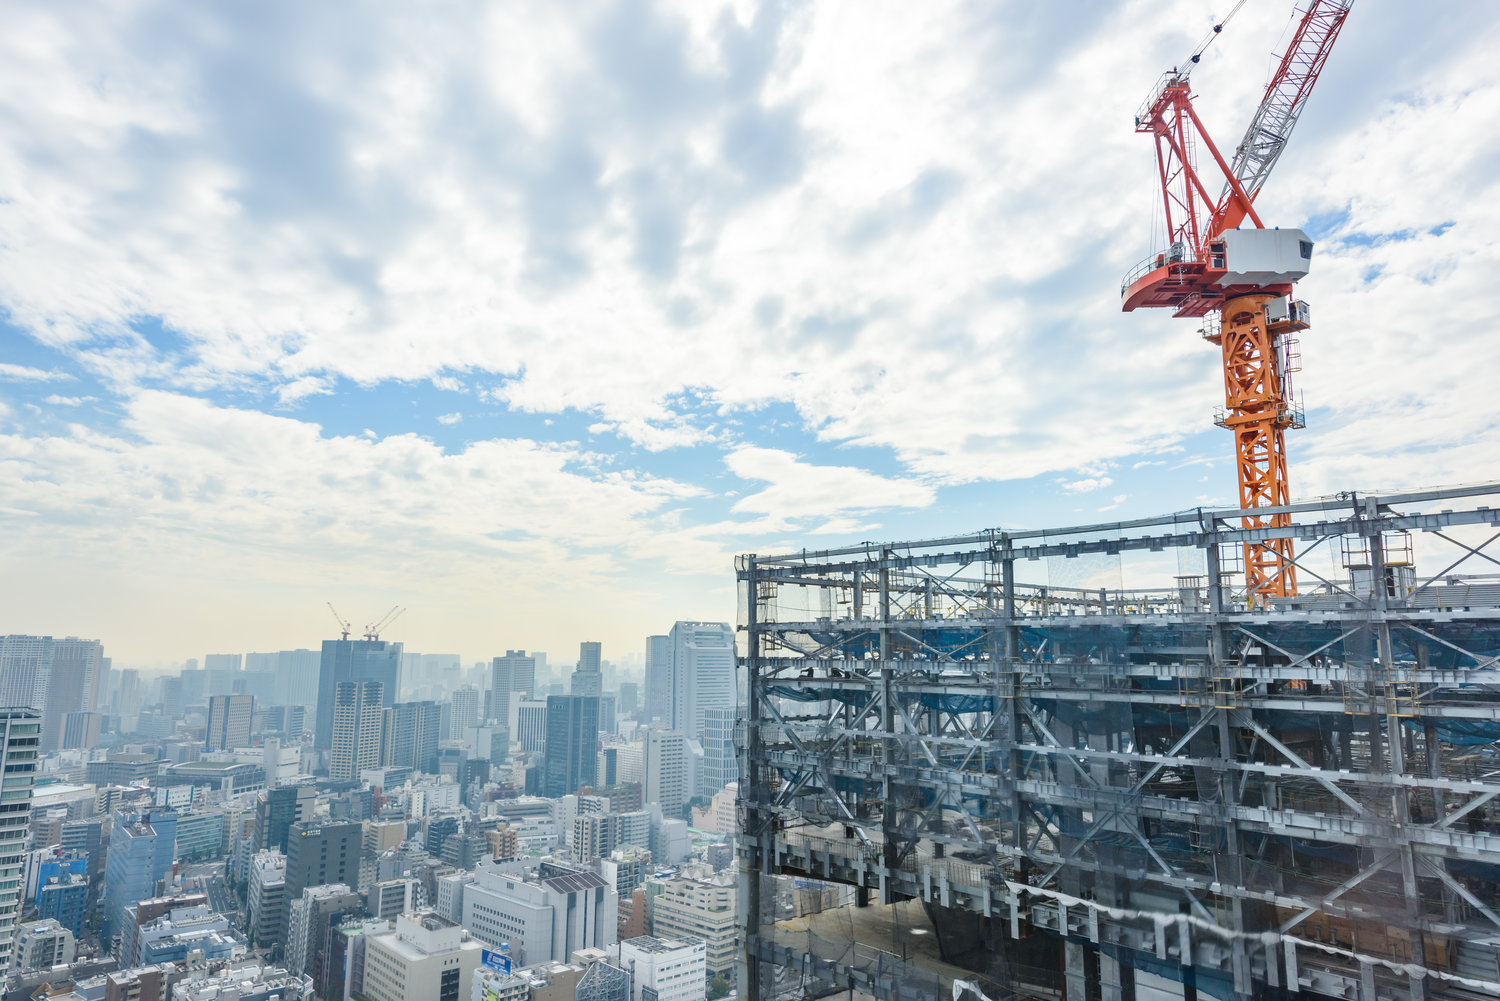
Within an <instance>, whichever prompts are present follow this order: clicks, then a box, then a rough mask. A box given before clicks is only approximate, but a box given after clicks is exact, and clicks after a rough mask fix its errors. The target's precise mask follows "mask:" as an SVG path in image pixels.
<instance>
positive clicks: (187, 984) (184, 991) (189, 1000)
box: [171, 963, 315, 1001]
mask: <svg viewBox="0 0 1500 1001" xmlns="http://www.w3.org/2000/svg"><path fill="white" fill-rule="evenodd" d="M171 997H172V1001H225V999H229V998H232V999H234V1001H314V998H315V994H314V991H313V982H312V978H311V977H308V976H303V975H301V974H297V973H291V972H289V971H287V970H283V969H281V968H280V967H275V966H262V965H261V964H259V963H246V964H244V965H241V966H235V967H231V968H229V969H226V970H223V971H222V972H219V973H214V974H210V973H209V972H208V971H206V970H195V971H193V972H191V973H189V974H188V975H187V977H186V978H185V979H183V980H179V981H177V983H175V984H173V985H172V995H171Z"/></svg>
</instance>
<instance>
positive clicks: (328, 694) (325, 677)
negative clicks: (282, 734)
mask: <svg viewBox="0 0 1500 1001" xmlns="http://www.w3.org/2000/svg"><path fill="white" fill-rule="evenodd" d="M400 674H401V644H400V643H390V642H387V641H386V640H324V641H323V656H322V660H321V662H320V664H319V666H318V721H317V725H316V727H315V728H314V730H313V742H314V743H313V747H314V750H316V751H319V752H323V751H328V750H329V749H330V748H331V747H332V745H333V700H334V692H335V691H336V690H337V688H338V685H339V683H340V682H342V681H378V682H380V684H381V685H382V686H383V687H382V692H383V695H382V698H383V700H384V701H383V702H382V703H381V704H382V705H383V706H385V707H386V708H387V709H388V708H390V707H391V706H394V705H395V704H396V691H397V688H398V686H399V683H400V680H401V679H400Z"/></svg>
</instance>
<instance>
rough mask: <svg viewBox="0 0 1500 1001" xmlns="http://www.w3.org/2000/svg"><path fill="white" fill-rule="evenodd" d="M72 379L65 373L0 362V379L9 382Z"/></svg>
mask: <svg viewBox="0 0 1500 1001" xmlns="http://www.w3.org/2000/svg"><path fill="white" fill-rule="evenodd" d="M72 378H73V377H72V376H71V375H69V374H67V373H66V372H57V371H48V370H47V369H41V368H32V367H31V366H30V365H12V364H10V363H8V362H0V379H4V380H7V381H10V382H64V381H67V380H69V379H72Z"/></svg>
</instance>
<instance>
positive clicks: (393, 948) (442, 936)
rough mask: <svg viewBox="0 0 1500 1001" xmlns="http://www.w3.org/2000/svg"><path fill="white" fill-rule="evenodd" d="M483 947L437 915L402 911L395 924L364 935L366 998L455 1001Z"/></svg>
mask: <svg viewBox="0 0 1500 1001" xmlns="http://www.w3.org/2000/svg"><path fill="white" fill-rule="evenodd" d="M482 951H483V947H482V946H481V945H480V944H479V943H478V942H476V941H474V940H473V939H472V938H470V937H469V935H468V933H467V932H466V931H464V929H463V928H461V927H459V926H458V925H456V924H454V923H453V922H452V921H449V920H448V919H447V918H445V917H442V916H441V915H439V914H436V913H434V912H432V911H420V912H417V913H414V914H402V915H400V916H399V917H397V918H396V926H395V928H393V929H391V930H390V931H386V932H376V933H374V934H372V935H368V936H367V941H366V942H365V969H364V994H365V996H366V997H368V998H369V999H370V1001H458V999H459V998H460V996H461V995H462V994H464V993H466V990H465V988H466V987H468V985H469V984H470V982H471V979H472V978H473V976H474V971H475V970H476V969H478V968H479V954H480V952H482Z"/></svg>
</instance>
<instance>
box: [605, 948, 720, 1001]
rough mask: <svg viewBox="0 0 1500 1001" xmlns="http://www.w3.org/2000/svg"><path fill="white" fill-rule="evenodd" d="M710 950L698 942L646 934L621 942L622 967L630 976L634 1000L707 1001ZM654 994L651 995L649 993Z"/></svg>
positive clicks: (632, 998)
mask: <svg viewBox="0 0 1500 1001" xmlns="http://www.w3.org/2000/svg"><path fill="white" fill-rule="evenodd" d="M706 955H707V953H706V948H705V946H704V944H703V943H702V942H701V941H699V940H697V939H691V938H686V939H669V938H657V937H655V936H652V935H642V936H641V937H640V938H631V939H626V940H625V941H623V942H621V943H620V966H621V968H623V969H624V970H625V971H626V972H627V973H629V974H630V1001H642V998H643V997H654V998H655V999H656V1001H704V999H705V998H706V997H707V991H708V972H707V965H706V959H705V957H706ZM648 991H650V992H654V993H651V994H648V993H647V992H648Z"/></svg>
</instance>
